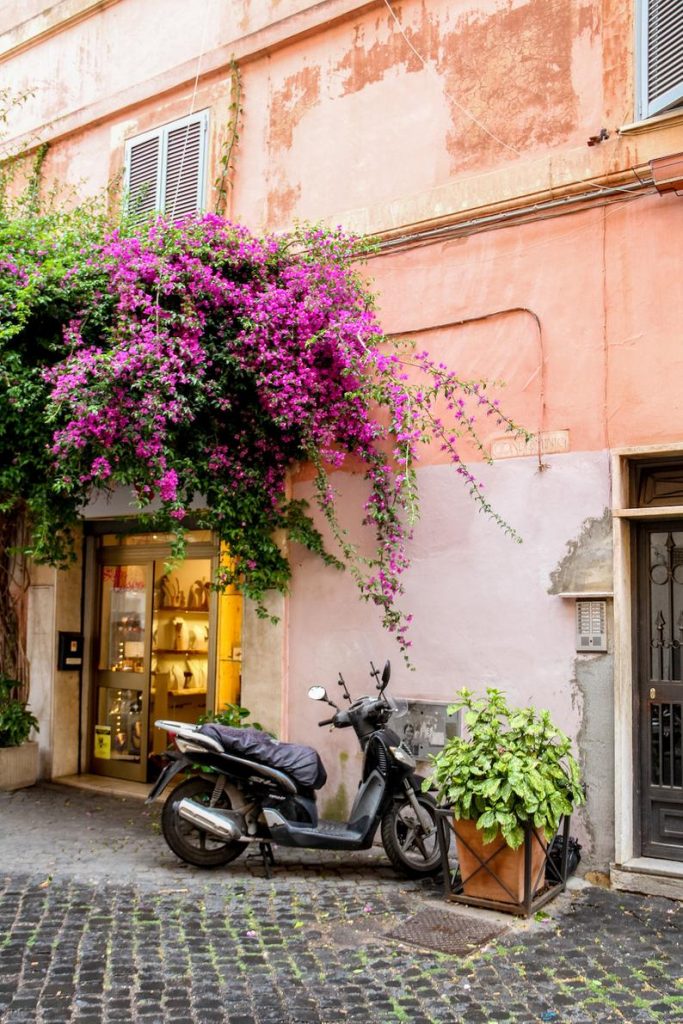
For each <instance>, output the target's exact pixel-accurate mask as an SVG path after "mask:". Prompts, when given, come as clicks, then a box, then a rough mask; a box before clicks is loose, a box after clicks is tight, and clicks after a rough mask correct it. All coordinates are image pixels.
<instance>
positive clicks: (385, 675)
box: [382, 661, 391, 690]
mask: <svg viewBox="0 0 683 1024" xmlns="http://www.w3.org/2000/svg"><path fill="white" fill-rule="evenodd" d="M390 678H391V663H390V662H388V661H387V662H386V664H385V666H384V669H383V670H382V689H383V690H384V689H385V688H386V685H387V683H388V682H389V680H390Z"/></svg>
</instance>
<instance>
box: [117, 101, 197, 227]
mask: <svg viewBox="0 0 683 1024" xmlns="http://www.w3.org/2000/svg"><path fill="white" fill-rule="evenodd" d="M208 125H209V114H208V111H206V110H204V111H202V112H201V113H199V114H191V115H190V116H189V117H183V118H181V119H180V120H179V121H172V122H171V123H170V124H166V125H164V126H163V127H162V128H156V129H155V130H154V131H152V132H146V133H145V134H144V135H138V136H137V137H136V138H134V139H130V140H129V141H128V142H127V143H126V164H125V178H124V186H125V189H126V195H127V204H128V210H129V212H130V214H131V216H132V217H133V219H134V220H142V219H143V218H144V217H146V216H147V215H148V214H150V213H152V212H153V211H158V212H160V213H164V214H166V216H167V217H171V218H175V217H182V216H183V214H186V213H196V212H197V211H199V210H201V209H203V207H204V191H205V188H204V177H205V165H206V146H207V138H208Z"/></svg>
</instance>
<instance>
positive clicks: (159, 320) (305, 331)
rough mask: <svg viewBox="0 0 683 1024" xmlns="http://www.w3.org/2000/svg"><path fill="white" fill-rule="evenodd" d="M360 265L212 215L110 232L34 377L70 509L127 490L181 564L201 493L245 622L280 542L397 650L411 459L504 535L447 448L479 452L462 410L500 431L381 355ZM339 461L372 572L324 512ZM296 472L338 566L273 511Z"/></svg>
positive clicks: (422, 363)
mask: <svg viewBox="0 0 683 1024" xmlns="http://www.w3.org/2000/svg"><path fill="white" fill-rule="evenodd" d="M361 249H362V245H361V243H360V242H359V241H358V240H357V239H354V238H351V237H348V236H346V235H344V234H343V233H341V232H340V231H336V232H328V231H323V230H320V229H316V228H307V229H301V230H299V231H297V232H296V233H294V234H292V235H289V236H287V237H278V238H274V237H270V238H265V239H257V238H255V237H254V236H252V235H251V234H250V233H249V232H248V231H247V230H246V229H245V228H243V227H240V226H237V225H234V224H230V223H227V222H225V221H224V220H222V219H221V218H219V217H218V216H216V215H206V216H204V217H201V218H198V219H188V220H186V221H184V222H182V223H176V224H169V223H166V222H164V221H163V220H157V221H155V222H154V223H152V224H151V225H150V226H149V228H148V229H147V230H146V231H145V232H144V233H142V234H140V235H139V236H133V237H124V236H123V235H122V234H121V233H120V232H118V231H114V232H113V233H111V234H110V235H109V236H108V237H107V238H106V240H105V241H104V243H103V244H102V245H101V246H100V247H99V248H98V249H96V250H95V251H94V252H92V254H91V255H90V256H89V257H88V259H87V260H86V261H85V264H84V266H81V267H74V268H73V269H72V270H71V271H69V273H68V274H67V275H66V278H67V280H71V279H72V278H73V277H79V278H80V279H81V281H87V282H88V291H89V294H90V301H89V302H88V303H86V304H84V305H83V306H82V308H81V309H80V310H79V311H78V313H77V315H75V316H73V317H72V318H71V320H70V321H69V323H68V325H67V326H66V329H65V332H64V338H65V343H66V345H67V347H68V354H67V355H66V357H65V358H64V359H63V361H61V362H60V363H58V364H57V365H56V366H54V367H52V368H50V369H48V370H47V371H46V375H45V376H46V380H47V382H48V384H49V386H50V388H51V392H50V404H49V407H48V417H49V419H50V421H51V422H52V424H53V427H54V440H53V446H52V455H53V458H54V467H55V471H56V472H55V481H56V483H55V487H56V488H57V489H58V490H61V491H62V492H63V493H65V494H67V495H68V496H69V497H70V498H71V499H72V500H73V501H74V503H75V504H78V503H81V502H84V501H86V500H87V498H88V496H89V494H90V493H91V491H92V490H93V488H108V487H112V486H114V485H119V484H128V485H132V487H133V488H134V490H135V492H136V494H137V497H138V499H139V501H140V505H141V507H144V506H146V505H148V504H149V503H150V502H151V501H152V500H153V499H155V498H156V499H158V500H159V501H160V503H161V511H160V512H159V513H158V514H156V515H155V523H156V525H157V526H160V527H161V526H162V527H164V528H166V529H169V528H173V529H174V530H175V532H176V533H177V536H178V538H179V542H178V547H177V553H178V554H181V553H182V527H181V522H182V520H183V519H184V517H185V515H186V514H187V512H188V509H189V508H190V506H191V505H192V503H193V500H194V499H195V498H196V496H198V495H201V496H202V498H203V499H204V504H205V506H206V508H205V510H204V511H202V512H200V513H199V519H200V522H201V524H202V525H203V526H205V527H209V528H211V529H213V530H215V531H217V533H218V534H219V536H220V538H221V540H222V541H223V542H224V543H225V544H226V545H227V546H228V548H229V550H230V553H231V556H232V557H231V560H230V562H229V563H226V564H225V565H223V566H222V568H221V570H220V572H219V575H218V578H217V580H216V583H217V585H219V586H226V585H229V584H231V583H237V584H238V586H240V587H241V589H242V590H243V591H244V593H245V594H247V595H248V596H250V597H252V598H253V599H255V600H256V602H257V604H258V607H259V608H260V610H261V612H262V614H265V609H264V606H263V600H264V596H265V594H266V591H267V590H269V589H271V588H276V589H279V590H281V591H284V590H286V588H287V585H288V581H289V577H290V568H289V564H288V562H287V560H286V558H285V556H284V555H283V553H282V551H281V548H280V546H279V545H278V543H277V540H276V531H279V530H284V531H285V532H286V533H287V534H288V535H289V537H290V539H291V540H293V541H295V542H298V543H300V544H303V545H305V546H306V547H308V548H309V549H311V550H312V551H314V552H316V553H318V554H319V555H321V556H322V557H323V558H324V560H325V561H326V562H327V563H328V564H332V565H336V566H347V567H348V568H350V569H351V571H352V572H353V574H354V578H355V580H356V582H357V584H358V587H359V589H360V593H361V595H362V596H363V598H365V599H366V600H369V601H372V602H374V603H375V604H377V605H379V606H380V608H381V609H382V614H383V622H384V625H385V626H386V627H387V628H388V629H390V630H391V631H393V632H395V633H396V635H397V638H398V640H399V643H400V645H401V647H402V649H403V650H404V651H405V649H406V648H407V647H408V646H409V644H410V641H409V640H408V639H407V636H406V631H407V628H408V624H409V621H410V616H409V615H406V614H404V612H403V611H402V610H401V609H400V607H399V605H398V601H399V598H400V595H401V594H402V592H403V588H402V584H401V576H402V573H403V572H404V571H405V569H406V567H407V565H408V555H407V553H406V543H407V540H408V538H409V536H410V530H411V527H412V524H413V523H414V521H415V519H416V516H417V512H418V501H417V488H416V483H415V465H416V462H417V459H418V452H419V449H420V447H421V446H422V444H424V443H431V442H433V441H434V439H437V440H438V441H439V443H440V446H441V448H442V450H443V451H444V452H446V453H447V455H448V457H449V458H450V460H451V461H452V463H453V464H454V466H455V469H456V472H457V473H458V474H460V475H461V476H462V478H463V481H464V483H465V484H466V485H467V486H468V488H469V489H470V492H471V494H472V496H473V498H474V500H475V501H476V502H478V503H479V505H480V506H481V507H482V508H483V509H484V511H485V512H487V513H488V514H489V515H492V516H493V517H494V518H495V519H496V520H497V521H498V522H499V523H501V520H500V519H499V517H498V516H497V515H496V514H495V513H494V512H493V510H492V509H491V508H490V506H489V505H488V503H487V502H486V500H485V498H484V495H483V493H482V489H481V485H480V484H478V483H477V481H476V479H475V477H474V476H473V474H472V472H471V471H470V469H469V468H468V467H467V466H466V465H465V464H464V463H463V462H462V461H461V458H460V454H459V450H458V444H459V441H460V439H461V438H463V437H467V438H469V439H470V440H474V442H475V444H476V445H477V446H478V448H479V450H480V451H482V452H483V446H482V444H481V441H480V440H479V437H478V434H477V426H476V418H475V417H476V415H477V414H478V413H484V414H485V415H487V416H494V417H495V418H496V421H497V422H498V423H500V424H502V425H503V426H504V427H505V428H506V429H509V430H513V431H516V430H517V428H516V427H515V426H514V425H513V424H512V423H511V422H510V421H509V420H508V419H507V418H506V417H504V416H503V415H502V413H501V412H500V410H499V408H498V405H497V403H496V402H495V401H492V400H491V399H490V398H489V397H488V395H487V392H486V389H485V387H484V386H483V385H482V384H479V383H476V382H469V381H463V380H460V379H459V378H458V377H457V376H456V375H455V374H453V373H452V372H450V371H449V370H448V369H447V367H446V366H444V365H442V364H435V363H434V362H433V361H432V360H431V359H430V357H429V355H428V353H426V352H417V353H411V354H410V355H409V357H405V358H404V357H402V356H401V354H400V353H399V352H397V351H392V350H391V349H390V347H389V346H388V344H387V343H386V340H385V338H384V337H383V335H382V332H381V330H380V327H379V324H378V322H377V319H376V317H375V314H374V312H373V308H372V299H371V296H370V295H369V293H368V292H367V290H366V288H365V286H364V284H363V282H362V280H361V278H360V276H359V274H358V272H357V270H356V269H355V268H356V265H357V264H356V263H355V262H354V261H356V260H357V257H358V256H359V254H360V252H361ZM378 410H379V416H378ZM385 423H386V425H384V424H385ZM484 454H485V453H484ZM349 460H352V467H358V466H359V465H360V466H361V467H362V469H363V472H364V476H365V479H366V481H367V485H368V497H367V501H366V502H365V509H364V514H363V523H364V524H365V526H366V527H367V526H369V527H371V528H372V530H373V531H374V538H375V553H374V554H373V555H372V556H370V557H362V556H361V555H360V553H359V550H358V548H357V547H356V546H354V544H352V542H351V541H350V539H349V537H348V536H347V535H346V534H345V533H344V532H343V531H342V529H341V527H340V525H339V523H338V521H337V518H336V514H335V502H334V491H333V488H332V484H331V480H330V473H331V472H332V471H334V470H337V469H341V468H342V467H344V466H345V465H348V464H349ZM302 461H306V462H309V463H312V464H313V466H314V467H315V469H316V474H317V476H316V496H317V503H318V506H319V508H320V510H321V511H322V513H323V515H324V516H325V518H326V519H327V521H328V523H329V525H330V527H331V529H332V534H333V536H334V538H335V539H336V541H337V543H338V550H337V552H336V553H331V552H328V551H326V549H325V547H324V544H323V538H322V535H321V533H320V531H319V530H318V528H317V527H316V525H315V522H314V520H313V518H312V515H311V510H310V509H309V507H308V506H307V504H306V502H304V501H301V500H293V499H292V498H291V497H289V496H288V492H287V475H288V470H289V469H290V468H291V467H292V466H294V465H295V464H297V463H299V462H302ZM501 524H502V525H503V526H504V528H505V529H507V530H509V528H508V527H507V526H506V524H504V523H501ZM510 532H511V531H510Z"/></svg>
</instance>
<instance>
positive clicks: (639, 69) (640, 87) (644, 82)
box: [635, 0, 683, 121]
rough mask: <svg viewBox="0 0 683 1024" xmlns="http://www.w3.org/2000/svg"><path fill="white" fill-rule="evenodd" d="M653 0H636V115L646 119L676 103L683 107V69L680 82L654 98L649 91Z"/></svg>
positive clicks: (663, 111) (640, 118) (665, 111)
mask: <svg viewBox="0 0 683 1024" xmlns="http://www.w3.org/2000/svg"><path fill="white" fill-rule="evenodd" d="M650 2H651V0H636V26H635V27H636V40H635V44H636V46H635V51H636V116H637V117H638V119H639V120H642V121H646V120H648V119H649V118H651V117H656V116H657V115H658V114H665V113H667V111H668V110H669V109H670V108H672V107H673V106H674V105H680V106H682V107H683V70H682V71H681V79H680V81H679V83H678V84H677V85H675V86H672V87H671V88H670V89H668V90H667V91H666V92H665V93H663V94H662V95H661V96H658V97H657V98H656V99H654V100H649V99H648V92H649V80H650V76H649V69H648V64H649V43H650V40H649V32H648V29H649V14H650Z"/></svg>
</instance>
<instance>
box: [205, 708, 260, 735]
mask: <svg viewBox="0 0 683 1024" xmlns="http://www.w3.org/2000/svg"><path fill="white" fill-rule="evenodd" d="M250 715H251V711H249V709H248V708H243V707H242V705H241V704H224V705H223V710H222V711H207V713H206V714H205V715H200V716H199V718H198V719H197V725H204V723H205V722H215V724H216V725H229V726H232V728H233V729H260V730H261V732H263V726H262V725H261V724H260V722H247V721H246V719H247V718H249V716H250Z"/></svg>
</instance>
